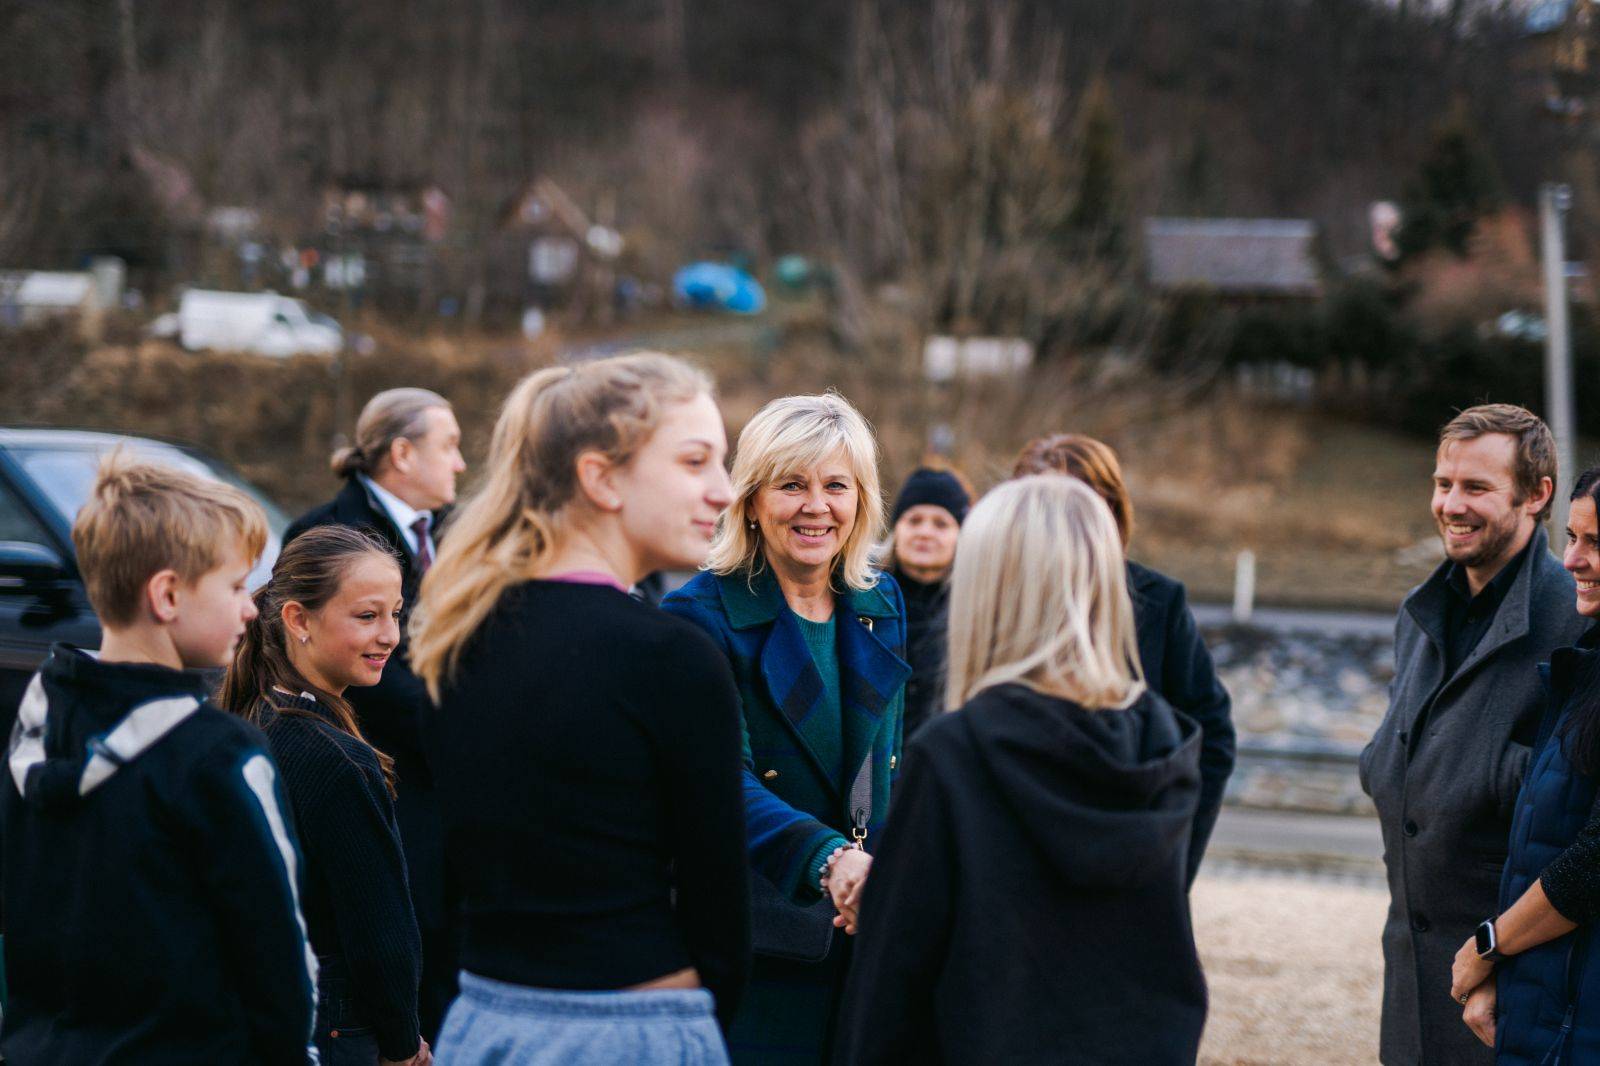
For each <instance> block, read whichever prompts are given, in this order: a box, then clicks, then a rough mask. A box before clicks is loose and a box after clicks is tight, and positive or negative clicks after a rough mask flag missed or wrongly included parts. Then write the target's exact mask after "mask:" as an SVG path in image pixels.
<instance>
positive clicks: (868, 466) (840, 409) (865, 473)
mask: <svg viewBox="0 0 1600 1066" xmlns="http://www.w3.org/2000/svg"><path fill="white" fill-rule="evenodd" d="M834 456H842V457H843V458H844V461H845V463H846V464H847V465H848V466H849V467H850V474H851V476H852V477H854V478H855V481H856V520H855V525H854V526H852V527H851V529H850V533H849V535H848V536H846V537H845V542H844V548H843V550H841V551H840V553H839V556H838V558H837V559H836V560H835V561H834V572H835V574H837V575H838V577H840V578H842V579H843V581H844V583H845V585H847V586H848V587H850V588H852V589H857V590H865V589H869V588H872V587H873V586H874V585H876V584H877V582H878V575H877V573H876V566H875V563H876V560H875V558H874V547H875V545H876V544H877V543H878V542H879V541H880V540H882V539H883V534H884V513H883V495H882V491H881V489H880V486H879V483H878V442H877V440H876V439H875V438H874V437H873V435H872V427H871V426H869V425H867V420H866V419H865V418H862V417H861V412H860V411H857V410H856V409H855V408H854V407H852V406H850V401H848V400H846V399H845V398H844V397H843V396H840V395H839V394H838V393H836V392H826V393H823V394H821V395H820V396H785V397H783V398H782V399H777V400H773V401H772V402H771V403H769V404H767V405H766V406H765V407H763V408H762V409H761V410H759V411H757V412H756V414H755V417H754V418H752V419H750V421H749V422H748V423H746V424H745V427H744V429H743V430H742V431H740V433H739V444H738V447H737V449H736V450H735V452H734V457H733V500H734V502H733V504H732V505H731V506H730V507H729V508H728V509H727V510H726V511H724V512H723V514H722V520H721V521H720V522H719V523H718V525H717V534H716V537H715V538H714V539H713V540H712V542H711V554H710V556H709V557H708V558H707V559H706V569H707V570H710V571H711V572H712V573H714V574H722V575H726V574H737V573H742V574H745V575H746V576H747V577H754V576H755V575H756V574H759V573H760V572H761V568H762V566H763V565H764V563H765V555H764V553H763V551H762V547H761V531H760V529H759V528H756V529H752V528H750V523H751V522H752V521H753V520H754V512H753V509H752V508H753V505H754V502H755V498H756V493H758V492H760V491H761V490H762V489H763V488H766V487H767V486H769V485H772V484H774V483H776V482H777V481H778V479H780V478H782V477H786V476H788V475H790V474H796V473H799V472H800V471H802V470H806V469H809V468H810V467H813V466H816V465H817V464H818V463H822V462H826V461H827V460H829V459H832V458H833V457H834Z"/></svg>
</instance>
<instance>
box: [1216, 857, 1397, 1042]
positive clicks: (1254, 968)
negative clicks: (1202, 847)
mask: <svg viewBox="0 0 1600 1066" xmlns="http://www.w3.org/2000/svg"><path fill="white" fill-rule="evenodd" d="M1190 900H1191V904H1192V906H1193V910H1194V928H1195V938H1196V940H1197V941H1198V942H1199V945H1200V956H1201V961H1202V962H1203V963H1204V965H1205V970H1206V980H1207V983H1208V984H1209V985H1210V989H1211V1013H1210V1017H1209V1019H1208V1020H1207V1023H1206V1032H1205V1039H1204V1041H1203V1042H1202V1043H1201V1046H1200V1063H1201V1064H1202V1066H1369V1064H1371V1063H1374V1062H1376V1061H1378V1016H1379V1009H1380V1007H1381V1005H1382V989H1383V955H1382V950H1381V948H1380V939H1379V937H1380V934H1381V933H1382V930H1383V918H1384V912H1385V910H1386V908H1387V907H1388V901H1389V896H1388V893H1387V892H1386V891H1385V890H1384V889H1383V888H1381V887H1364V886H1351V885H1330V884H1316V883H1311V882H1304V881H1293V880H1286V879H1284V878H1282V877H1272V876H1267V875H1253V876H1242V877H1231V876H1225V877H1207V876H1206V875H1204V874H1202V875H1201V877H1200V878H1199V880H1198V881H1196V882H1195V886H1194V891H1193V892H1192V894H1191V896H1190ZM1308 916H1313V917H1312V918H1311V920H1308Z"/></svg>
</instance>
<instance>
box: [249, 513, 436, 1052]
mask: <svg viewBox="0 0 1600 1066" xmlns="http://www.w3.org/2000/svg"><path fill="white" fill-rule="evenodd" d="M255 601H256V609H257V611H258V612H259V613H258V614H257V615H256V618H255V620H254V621H252V622H251V623H250V625H249V627H248V628H247V629H246V630H245V635H244V637H243V639H242V640H240V642H239V647H238V650H237V651H236V652H235V654H234V660H233V665H232V666H231V667H229V669H228V675H227V677H226V678H225V679H224V680H223V685H222V694H221V700H220V702H221V704H222V706H223V707H225V708H227V709H228V710H230V711H232V712H233V713H235V714H237V715H239V716H240V717H241V718H244V719H246V720H248V721H250V722H253V723H255V724H256V725H258V726H260V727H261V729H262V731H263V732H265V733H266V735H267V740H268V741H269V743H270V744H271V746H272V756H273V758H274V759H275V760H276V761H277V763H278V768H279V770H280V771H281V772H282V774H283V783H284V789H285V791H286V792H287V793H288V796H289V802H290V805H291V806H292V807H293V808H294V820H295V826H296V828H297V829H298V830H299V834H300V843H301V848H302V850H303V852H304V858H305V864H306V867H305V872H304V874H303V876H302V878H301V880H302V882H303V885H304V889H303V895H302V897H301V903H302V909H303V911H304V913H305V921H306V929H307V935H308V938H309V939H310V941H311V949H312V950H313V951H314V952H316V955H317V962H318V974H317V1020H316V1034H315V1039H316V1046H317V1049H318V1051H319V1053H320V1054H321V1058H322V1062H323V1063H324V1064H325V1066H330V1064H331V1066H357V1064H360V1066H377V1064H378V1063H409V1064H411V1066H427V1063H429V1062H431V1061H432V1056H431V1053H430V1051H429V1049H428V1045H427V1042H426V1041H424V1040H423V1039H422V1037H421V1033H420V1026H419V1024H418V1020H417V987H418V982H419V981H420V975H421V970H422V943H421V939H420V937H419V935H418V933H417V919H416V916H415V914H414V913H413V912H412V908H411V894H410V890H409V889H408V888H407V884H406V861H405V855H404V852H403V851H402V849H401V845H400V832H399V829H398V828H397V826H396V825H395V817H394V764H393V762H392V761H391V760H390V758H389V757H388V756H387V755H385V754H383V753H382V752H380V751H378V750H377V749H376V748H373V747H372V746H371V745H370V744H368V743H367V742H366V740H365V739H364V738H363V737H362V735H361V730H360V727H359V726H358V725H357V724H356V716H355V712H354V711H353V710H352V709H351V707H350V704H349V703H348V702H347V701H346V699H345V695H344V693H345V690H346V689H347V688H349V687H350V686H352V685H356V686H361V685H374V684H377V682H378V679H379V678H380V677H381V676H382V675H383V668H384V664H385V663H387V662H388V660H389V656H390V655H391V654H392V653H393V651H394V648H395V645H396V644H397V643H398V642H399V639H400V628H399V621H400V605H401V603H400V564H399V560H397V559H396V558H395V556H394V553H393V552H392V551H390V550H389V548H388V547H387V546H386V545H385V544H384V543H383V542H382V541H379V540H377V539H376V538H374V537H373V536H371V535H369V534H367V533H363V532H361V531H359V530H355V529H351V528H350V527H348V526H321V527H318V528H316V529H311V530H308V531H306V532H305V533H303V534H301V535H300V536H299V537H297V538H296V539H295V540H293V541H291V542H290V543H289V544H288V546H286V547H285V548H284V549H283V554H281V555H279V556H278V561H277V563H276V565H274V566H273V568H272V580H270V581H269V582H267V584H266V585H264V586H262V588H261V589H260V591H258V592H257V593H256V596H255Z"/></svg>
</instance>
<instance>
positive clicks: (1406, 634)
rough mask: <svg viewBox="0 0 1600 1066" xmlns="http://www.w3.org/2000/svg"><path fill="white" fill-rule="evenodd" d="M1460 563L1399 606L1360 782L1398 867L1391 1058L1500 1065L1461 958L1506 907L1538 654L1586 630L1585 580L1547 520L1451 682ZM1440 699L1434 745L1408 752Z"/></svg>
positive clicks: (1388, 1017) (1388, 1036) (1539, 703)
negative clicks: (1464, 1005)
mask: <svg viewBox="0 0 1600 1066" xmlns="http://www.w3.org/2000/svg"><path fill="white" fill-rule="evenodd" d="M1449 568H1450V564H1449V563H1444V564H1442V565H1441V566H1440V567H1439V568H1438V569H1437V570H1435V571H1434V572H1433V575H1432V576H1431V577H1429V578H1428V580H1427V581H1425V582H1423V583H1422V584H1421V585H1419V586H1417V588H1415V589H1414V590H1412V592H1411V594H1410V595H1409V596H1407V597H1406V600H1405V603H1403V604H1402V605H1401V607H1400V614H1399V617H1398V619H1397V620H1396V621H1395V679H1394V682H1393V684H1392V686H1391V688H1390V695H1389V712H1388V714H1387V715H1386V716H1385V717H1384V720H1383V724H1382V725H1380V726H1379V727H1378V731H1377V732H1376V733H1375V734H1374V735H1373V737H1372V741H1371V743H1369V744H1368V745H1367V747H1366V750H1365V751H1363V752H1362V753H1361V787H1362V788H1363V789H1364V790H1365V791H1366V793H1367V794H1368V795H1369V796H1371V797H1372V800H1373V803H1374V804H1375V805H1376V806H1377V808H1378V818H1379V822H1380V824H1381V826H1382V829H1383V858H1384V864H1385V866H1386V867H1387V868H1388V875H1389V916H1388V920H1387V922H1386V923H1385V925H1384V930H1383V960H1384V981H1383V1027H1382V1036H1381V1040H1380V1044H1379V1058H1380V1059H1381V1060H1382V1061H1383V1063H1384V1064H1385V1066H1415V1064H1418V1063H1427V1064H1429V1066H1433V1064H1443V1063H1447V1064H1450V1066H1455V1064H1473V1063H1482V1064H1484V1066H1491V1064H1492V1063H1493V1062H1494V1051H1493V1049H1491V1048H1487V1047H1485V1046H1484V1045H1483V1044H1482V1043H1480V1042H1479V1041H1478V1038H1477V1037H1475V1036H1473V1035H1472V1032H1471V1030H1469V1029H1468V1028H1467V1026H1466V1025H1465V1023H1463V1022H1462V1020H1461V1006H1460V1004H1458V1003H1456V1002H1455V1001H1454V1000H1452V999H1451V998H1450V964H1451V962H1452V961H1453V960H1454V958H1455V954H1456V951H1457V950H1458V949H1459V948H1460V947H1461V944H1462V943H1463V942H1464V941H1465V940H1466V939H1467V937H1468V936H1469V935H1471V933H1472V931H1473V929H1474V928H1475V927H1476V926H1477V925H1478V923H1479V922H1481V921H1483V920H1484V919H1485V918H1488V917H1491V916H1492V915H1493V913H1494V909H1495V904H1496V902H1497V899H1498V893H1499V886H1500V868H1501V867H1502V866H1503V865H1504V864H1505V860H1506V848H1507V838H1508V836H1509V834H1510V830H1511V813H1512V810H1513V808H1514V807H1515V805H1516V801H1517V791H1518V789H1520V788H1521V786H1522V775H1523V772H1524V771H1525V770H1526V769H1527V767H1528V756H1529V749H1528V746H1527V745H1528V743H1531V741H1532V739H1533V737H1534V736H1535V734H1536V733H1537V731H1538V723H1539V721H1540V718H1541V717H1542V716H1543V714H1544V713H1545V692H1544V685H1543V682H1542V681H1541V680H1540V678H1539V673H1538V664H1539V663H1541V662H1548V661H1549V659H1550V653H1551V652H1552V651H1553V650H1555V649H1556V648H1561V647H1566V646H1568V645H1571V644H1574V643H1576V642H1577V640H1578V637H1579V636H1581V635H1582V633H1583V630H1584V628H1585V622H1584V619H1583V618H1582V617H1581V616H1580V615H1579V614H1578V613H1577V610H1576V608H1575V606H1574V591H1573V581H1572V577H1571V575H1570V574H1568V573H1567V572H1566V571H1565V570H1563V569H1562V568H1561V564H1560V563H1558V562H1557V561H1556V560H1555V558H1554V557H1553V556H1551V554H1550V552H1549V548H1548V544H1547V541H1546V538H1545V533H1544V529H1543V528H1542V527H1541V528H1540V529H1538V530H1536V531H1535V532H1534V539H1533V543H1532V545H1531V550H1530V551H1529V552H1528V556H1527V559H1526V561H1525V563H1524V565H1523V567H1522V570H1521V572H1520V573H1518V575H1517V577H1516V580H1515V581H1513V582H1512V585H1511V587H1510V588H1509V589H1507V590H1506V595H1505V599H1504V600H1502V601H1501V603H1500V609H1499V611H1498V612H1497V613H1496V615H1495V618H1494V620H1493V622H1491V623H1490V626H1489V628H1488V630H1486V631H1485V633H1484V635H1483V637H1482V639H1481V640H1479V642H1478V646H1477V647H1476V648H1474V649H1473V650H1472V652H1471V653H1470V654H1469V655H1468V656H1467V657H1466V659H1465V660H1464V661H1463V662H1462V663H1461V666H1460V667H1459V668H1458V669H1457V670H1456V672H1455V673H1454V674H1453V675H1452V676H1451V677H1450V678H1449V679H1448V680H1446V679H1445V677H1444V670H1445V655H1444V618H1445V604H1446V603H1447V602H1448V599H1447V597H1449V596H1450V595H1452V593H1451V591H1450V589H1449V588H1448V587H1447V585H1446V584H1445V576H1446V574H1447V573H1448V572H1449ZM1441 682H1443V683H1444V684H1443V687H1440V683H1441ZM1436 689H1437V690H1438V696H1437V697H1436V698H1434V692H1435V690H1436ZM1430 698H1433V707H1432V710H1431V711H1429V712H1428V715H1427V720H1426V723H1425V724H1424V726H1423V728H1424V730H1425V732H1424V734H1423V736H1422V738H1421V743H1420V745H1418V746H1416V747H1415V750H1414V752H1412V753H1411V754H1409V755H1408V750H1409V749H1410V748H1411V747H1412V745H1410V744H1409V743H1408V742H1409V741H1410V740H1411V739H1412V737H1411V734H1412V731H1413V729H1414V727H1415V725H1416V722H1417V717H1418V714H1419V713H1420V712H1421V711H1422V710H1423V709H1424V707H1425V705H1426V704H1427V703H1428V701H1429V699H1430Z"/></svg>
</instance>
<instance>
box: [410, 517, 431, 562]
mask: <svg viewBox="0 0 1600 1066" xmlns="http://www.w3.org/2000/svg"><path fill="white" fill-rule="evenodd" d="M411 532H413V533H415V534H416V535H417V569H418V570H420V571H421V572H422V573H424V574H426V573H427V572H428V567H430V566H432V565H433V553H432V552H431V551H429V550H428V516H427V515H418V516H417V520H416V521H415V522H413V523H411Z"/></svg>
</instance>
